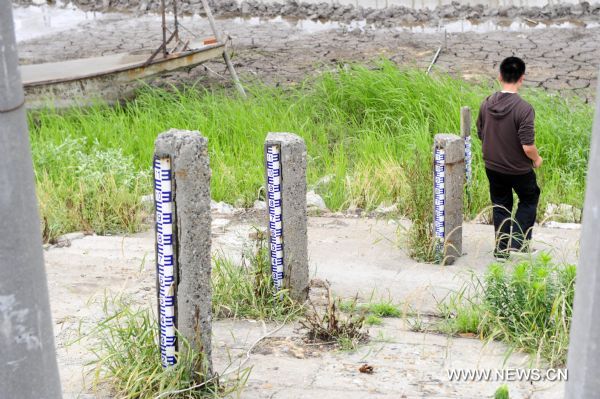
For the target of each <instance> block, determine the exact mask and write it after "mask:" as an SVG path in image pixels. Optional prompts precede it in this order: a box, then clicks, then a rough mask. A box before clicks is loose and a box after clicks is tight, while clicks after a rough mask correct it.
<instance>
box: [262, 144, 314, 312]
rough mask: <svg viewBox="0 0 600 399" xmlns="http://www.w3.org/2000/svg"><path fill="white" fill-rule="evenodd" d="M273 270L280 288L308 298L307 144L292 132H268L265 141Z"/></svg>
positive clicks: (303, 298)
mask: <svg viewBox="0 0 600 399" xmlns="http://www.w3.org/2000/svg"><path fill="white" fill-rule="evenodd" d="M265 166H266V182H267V205H268V206H267V208H268V217H269V245H270V254H271V270H272V273H273V281H274V283H275V288H276V289H277V290H279V289H281V288H287V289H289V291H290V296H291V297H292V299H294V300H295V301H298V302H301V303H302V302H304V301H305V300H306V299H307V298H308V235H307V218H306V145H305V143H304V140H302V138H300V137H298V136H296V135H294V134H291V133H269V134H268V135H267V139H266V141H265Z"/></svg>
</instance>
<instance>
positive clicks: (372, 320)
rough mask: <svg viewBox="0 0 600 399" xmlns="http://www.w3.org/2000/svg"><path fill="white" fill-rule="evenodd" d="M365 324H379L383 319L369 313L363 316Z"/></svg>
mask: <svg viewBox="0 0 600 399" xmlns="http://www.w3.org/2000/svg"><path fill="white" fill-rule="evenodd" d="M365 324H366V325H368V326H380V325H382V324H383V319H382V318H381V317H379V316H377V315H374V314H369V315H367V317H366V318H365Z"/></svg>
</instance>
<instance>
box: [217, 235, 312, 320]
mask: <svg viewBox="0 0 600 399" xmlns="http://www.w3.org/2000/svg"><path fill="white" fill-rule="evenodd" d="M273 287H274V285H273V278H272V275H271V262H270V257H269V251H268V248H267V246H266V238H265V237H264V236H263V235H262V234H260V233H259V238H258V240H257V242H256V246H255V248H254V249H252V250H247V251H245V252H244V253H243V255H242V260H241V262H236V261H234V260H232V259H230V258H226V257H225V256H222V255H218V256H216V257H215V258H214V266H213V270H212V289H213V293H212V308H213V314H214V315H215V317H228V318H249V319H260V320H279V321H282V320H289V319H290V318H293V317H295V316H298V315H300V313H301V312H302V310H303V308H302V304H298V303H295V302H294V301H293V300H292V299H291V298H290V296H289V291H288V290H281V291H279V292H278V293H277V294H275V292H274V291H273Z"/></svg>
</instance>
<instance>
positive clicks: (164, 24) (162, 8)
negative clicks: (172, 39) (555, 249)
mask: <svg viewBox="0 0 600 399" xmlns="http://www.w3.org/2000/svg"><path fill="white" fill-rule="evenodd" d="M160 11H161V15H162V17H161V18H162V20H161V23H162V50H163V56H165V57H166V56H167V19H166V18H167V17H166V15H165V14H166V12H167V10H166V9H165V0H160Z"/></svg>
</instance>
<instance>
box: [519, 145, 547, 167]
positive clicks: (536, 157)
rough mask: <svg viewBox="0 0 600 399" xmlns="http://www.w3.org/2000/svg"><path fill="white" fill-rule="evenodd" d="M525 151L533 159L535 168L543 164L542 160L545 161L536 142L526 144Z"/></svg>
mask: <svg viewBox="0 0 600 399" xmlns="http://www.w3.org/2000/svg"><path fill="white" fill-rule="evenodd" d="M523 151H524V152H525V155H527V158H529V159H531V162H533V167H534V168H535V169H537V168H539V167H540V166H542V162H544V160H543V159H542V157H540V154H539V152H538V149H537V147H536V146H535V144H530V145H524V146H523Z"/></svg>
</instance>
